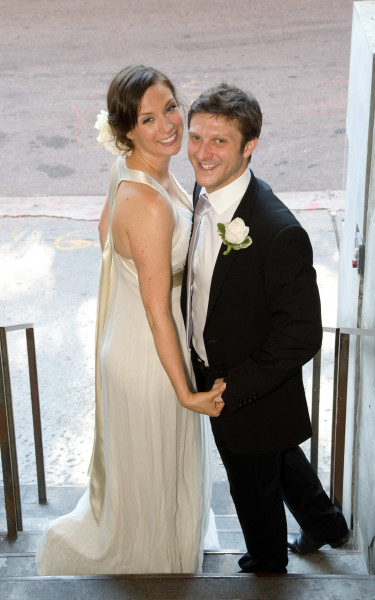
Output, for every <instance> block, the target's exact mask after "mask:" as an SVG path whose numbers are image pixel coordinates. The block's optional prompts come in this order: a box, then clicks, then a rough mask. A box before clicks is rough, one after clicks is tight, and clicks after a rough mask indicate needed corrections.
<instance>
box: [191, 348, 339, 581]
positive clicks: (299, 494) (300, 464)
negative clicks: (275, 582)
mask: <svg viewBox="0 0 375 600" xmlns="http://www.w3.org/2000/svg"><path fill="white" fill-rule="evenodd" d="M192 358H193V366H194V370H195V375H196V380H197V386H198V389H200V390H207V389H211V387H212V384H213V380H214V379H215V376H213V375H210V372H209V371H207V370H204V369H203V368H202V367H201V365H199V363H198V362H197V357H196V355H195V354H194V353H193V355H192ZM244 410H246V409H244ZM215 442H216V445H217V448H218V450H219V453H220V456H221V459H222V461H223V464H224V467H225V469H226V472H227V476H228V480H229V485H230V493H231V496H232V498H233V502H234V505H235V507H236V511H237V515H238V518H239V521H240V524H241V528H242V531H243V534H244V538H245V542H246V548H247V553H246V554H245V555H244V556H243V557H242V558H241V559H240V560H239V565H240V567H241V568H242V569H243V570H244V571H247V572H251V573H285V572H286V565H287V563H288V553H287V527H286V518H285V510H284V504H283V502H285V504H286V505H287V506H288V508H289V510H290V511H291V513H292V514H293V516H294V517H295V519H296V521H297V522H298V524H299V525H300V527H301V529H302V530H303V531H304V532H305V533H306V534H307V535H308V536H309V537H311V538H312V539H314V540H317V541H325V542H331V541H332V542H334V541H337V540H339V539H341V538H342V537H344V536H345V535H346V533H347V530H348V528H347V524H346V521H345V519H344V516H343V514H342V512H341V511H340V510H339V509H338V508H337V507H335V506H334V505H333V504H332V502H331V500H330V499H329V498H328V496H327V494H326V493H325V491H324V490H323V487H322V485H321V483H320V480H319V478H318V477H317V475H316V474H315V472H314V470H313V468H312V467H311V464H310V463H309V461H308V460H307V458H306V457H305V455H304V453H303V452H302V450H301V448H299V447H296V448H290V449H288V450H283V451H281V452H273V453H269V454H234V453H233V452H231V451H230V450H229V448H228V447H227V445H226V443H225V440H224V439H223V438H222V436H220V435H218V434H217V435H215Z"/></svg>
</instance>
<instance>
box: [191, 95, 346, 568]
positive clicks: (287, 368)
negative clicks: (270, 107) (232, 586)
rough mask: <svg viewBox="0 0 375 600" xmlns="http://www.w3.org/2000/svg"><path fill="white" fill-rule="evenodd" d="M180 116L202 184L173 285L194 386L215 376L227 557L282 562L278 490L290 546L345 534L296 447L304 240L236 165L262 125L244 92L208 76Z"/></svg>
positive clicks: (308, 293) (312, 330)
mask: <svg viewBox="0 0 375 600" xmlns="http://www.w3.org/2000/svg"><path fill="white" fill-rule="evenodd" d="M188 123H189V143H188V153H189V159H190V161H191V163H192V165H193V167H194V170H195V176H196V180H197V184H198V188H200V187H201V186H202V187H204V188H205V192H206V194H207V196H200V198H199V200H198V202H197V204H196V208H195V219H194V228H193V234H192V239H191V242H190V249H189V258H188V266H187V269H186V270H185V278H184V284H183V290H182V300H181V304H182V310H183V313H184V315H185V317H186V329H187V335H188V345H189V347H190V348H191V352H192V357H193V364H194V369H195V374H196V379H197V386H198V388H199V389H200V390H207V389H211V387H213V386H215V385H218V383H219V382H220V381H222V379H223V378H224V379H225V381H226V384H227V385H226V390H225V392H223V394H222V401H223V402H224V404H225V407H224V410H223V411H222V413H221V415H220V416H219V417H218V418H216V419H211V424H212V429H213V434H214V437H215V442H216V445H217V447H218V450H219V452H220V455H221V458H222V461H223V464H224V466H225V468H226V471H227V475H228V479H229V483H230V491H231V495H232V498H233V501H234V504H235V507H236V510H237V514H238V517H239V520H240V523H241V527H242V530H243V533H244V537H245V541H246V547H247V553H246V554H245V555H244V556H243V557H242V558H241V559H240V561H239V565H240V567H241V569H242V570H243V571H245V572H249V573H260V572H263V573H285V572H286V566H287V563H288V556H287V554H288V553H287V530H286V518H285V511H284V504H283V502H285V503H286V504H287V506H288V507H289V509H290V510H291V512H292V513H293V515H294V516H295V518H296V519H297V521H298V523H299V524H300V526H301V533H300V535H299V536H297V537H296V539H291V540H289V542H288V546H289V547H290V549H291V550H292V551H294V552H298V553H301V554H309V553H311V552H314V551H315V550H317V549H318V548H320V547H321V546H322V545H324V544H325V543H329V544H330V545H331V546H333V547H338V546H341V545H343V544H344V543H346V542H347V540H348V537H349V531H348V527H347V525H346V522H345V519H344V517H343V515H342V513H341V512H340V511H339V510H338V509H337V508H336V507H334V506H333V505H332V503H331V501H330V500H329V498H328V497H327V495H326V494H325V492H324V491H323V489H322V486H321V484H320V481H319V479H318V478H317V476H316V475H315V473H314V471H313V470H312V468H311V466H310V463H309V462H308V461H307V459H306V458H305V456H304V454H303V453H302V451H301V450H300V448H299V447H298V444H300V443H301V442H303V441H304V440H306V439H308V438H309V437H310V436H311V425H310V419H309V413H308V409H307V405H306V399H305V392H304V387H303V382H302V365H303V364H305V363H306V362H308V361H309V360H310V359H311V358H313V356H314V355H315V354H316V352H317V351H318V350H319V348H320V345H321V339H322V326H321V315H320V299H319V292H318V287H317V284H316V273H315V270H314V268H313V256H312V248H311V244H310V241H309V238H308V235H307V233H306V232H305V231H304V229H303V228H302V227H301V225H300V224H299V223H298V221H297V220H296V219H295V217H294V216H293V215H292V213H291V212H290V211H289V210H288V208H287V207H286V206H285V205H284V204H283V203H282V202H281V201H280V200H279V199H278V198H277V197H276V196H275V195H274V194H273V192H272V190H271V188H270V187H269V186H268V185H267V184H266V183H264V182H263V181H261V180H259V179H257V178H256V177H255V175H254V174H253V172H252V171H250V169H249V168H248V163H249V162H250V160H251V156H252V153H253V152H254V150H255V148H256V146H257V143H258V138H259V135H260V131H261V126H262V113H261V110H260V107H259V104H258V102H257V101H256V99H255V98H254V97H253V96H251V94H248V93H246V92H244V91H242V90H240V89H238V88H237V87H234V86H229V85H227V84H220V85H218V86H216V87H214V88H211V89H209V90H208V91H206V92H203V93H202V94H201V95H200V96H199V98H197V100H195V101H194V102H193V104H192V106H191V108H190V111H189V116H188ZM196 187H197V186H196ZM207 198H208V199H207ZM228 223H230V226H225V225H226V224H228Z"/></svg>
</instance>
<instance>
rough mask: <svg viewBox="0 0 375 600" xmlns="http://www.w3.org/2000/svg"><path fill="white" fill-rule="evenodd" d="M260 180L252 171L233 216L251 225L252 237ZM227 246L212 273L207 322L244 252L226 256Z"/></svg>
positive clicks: (220, 253)
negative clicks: (247, 185) (229, 276)
mask: <svg viewBox="0 0 375 600" xmlns="http://www.w3.org/2000/svg"><path fill="white" fill-rule="evenodd" d="M258 188H259V185H258V182H257V180H256V178H255V177H254V174H253V173H251V180H250V183H249V187H248V188H247V190H246V192H245V194H244V197H243V198H242V200H241V202H240V203H239V205H238V207H237V209H236V211H235V213H234V215H233V217H232V220H233V219H236V218H237V217H239V218H241V219H243V221H244V222H245V225H247V226H249V227H250V237H251V211H252V209H253V206H254V203H255V200H256V198H257V195H258ZM226 249H227V247H226V246H225V245H224V244H222V245H221V247H220V250H219V254H218V257H217V260H216V263H215V267H214V271H213V274H212V280H211V287H210V297H209V300H208V308H207V318H206V322H207V320H208V319H209V317H210V314H211V312H212V310H213V308H214V306H215V302H216V299H217V297H218V295H219V293H220V290H221V288H222V286H223V284H224V282H225V279H226V276H227V273H228V271H229V269H230V268H231V266H232V265H233V263H234V261H235V260H236V258H237V254H238V253H239V252H242V250H231V251H230V252H229V254H227V255H225V256H224V254H223V253H224V251H225V250H226Z"/></svg>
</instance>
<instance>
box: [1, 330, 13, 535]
mask: <svg viewBox="0 0 375 600" xmlns="http://www.w3.org/2000/svg"><path fill="white" fill-rule="evenodd" d="M5 339H6V338H5V329H4V327H1V328H0V448H1V464H2V469H3V484H4V496H5V512H6V519H7V529H8V539H10V540H15V539H16V538H17V515H16V498H15V493H14V481H13V472H12V459H11V446H10V439H9V428H8V419H7V402H6V391H5V379H4V368H3V340H5Z"/></svg>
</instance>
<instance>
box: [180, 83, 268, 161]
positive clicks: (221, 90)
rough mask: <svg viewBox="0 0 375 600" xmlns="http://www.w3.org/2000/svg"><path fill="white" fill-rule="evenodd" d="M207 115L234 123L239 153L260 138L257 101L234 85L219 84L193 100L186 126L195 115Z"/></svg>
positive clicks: (260, 125) (260, 124) (260, 123)
mask: <svg viewBox="0 0 375 600" xmlns="http://www.w3.org/2000/svg"><path fill="white" fill-rule="evenodd" d="M202 113H205V114H206V113H207V114H210V115H217V116H218V117H224V118H225V119H228V121H236V122H237V125H238V129H239V131H240V132H241V135H242V147H241V151H242V150H243V148H244V147H245V145H246V143H247V142H249V141H250V140H253V139H254V138H258V137H259V136H260V131H261V129H262V111H261V110H260V106H259V104H258V101H257V100H256V98H254V96H253V95H252V94H251V93H250V92H245V91H244V90H241V89H240V88H238V87H236V86H235V85H229V84H228V83H219V84H218V85H215V86H213V87H211V88H209V89H208V90H206V91H204V92H202V93H201V95H200V96H199V97H198V98H197V99H196V100H194V102H193V103H192V105H191V106H190V109H189V113H188V125H189V126H190V121H191V119H192V117H193V115H195V114H202Z"/></svg>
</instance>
